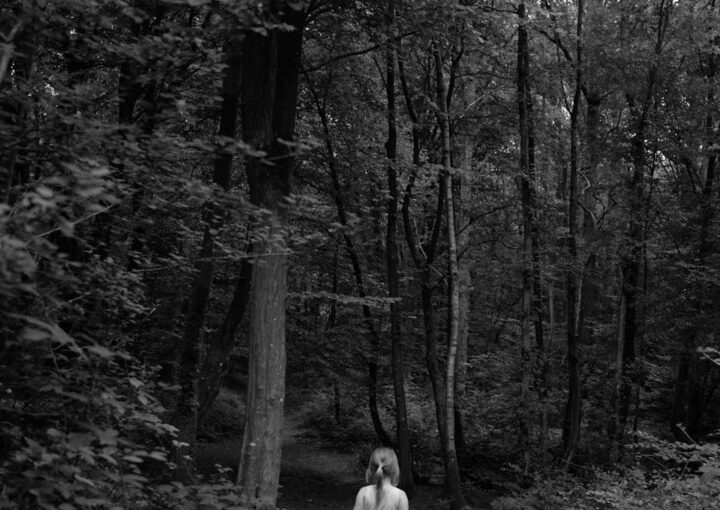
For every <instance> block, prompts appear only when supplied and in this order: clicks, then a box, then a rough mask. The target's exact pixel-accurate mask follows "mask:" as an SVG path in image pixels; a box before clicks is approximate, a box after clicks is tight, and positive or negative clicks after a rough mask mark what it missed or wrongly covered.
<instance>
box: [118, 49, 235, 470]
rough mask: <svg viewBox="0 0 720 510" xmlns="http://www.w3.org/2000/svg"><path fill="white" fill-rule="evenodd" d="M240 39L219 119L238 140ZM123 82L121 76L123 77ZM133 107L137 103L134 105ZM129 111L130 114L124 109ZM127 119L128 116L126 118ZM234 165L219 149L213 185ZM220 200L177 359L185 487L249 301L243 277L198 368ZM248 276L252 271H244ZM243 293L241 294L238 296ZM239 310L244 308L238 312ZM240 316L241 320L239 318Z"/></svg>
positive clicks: (226, 185) (208, 207)
mask: <svg viewBox="0 0 720 510" xmlns="http://www.w3.org/2000/svg"><path fill="white" fill-rule="evenodd" d="M240 43H241V40H239V39H237V37H236V36H231V37H230V40H229V41H228V44H227V46H226V54H227V58H228V66H227V67H226V68H225V80H224V85H223V104H222V110H221V117H220V128H219V135H220V136H224V137H234V136H235V127H236V119H237V107H238V97H239V93H240V71H241V69H240V64H241V61H240V59H239V57H238V53H239V51H238V46H239V45H240ZM121 81H122V75H121ZM127 102H128V100H127V98H126V100H125V101H121V108H120V116H121V122H130V121H131V118H132V103H131V104H125V106H124V107H123V104H124V103H127ZM133 103H134V101H133ZM126 110H127V111H126ZM123 115H125V116H127V118H123ZM231 166H232V153H226V152H225V151H218V154H217V156H216V158H215V170H214V172H213V182H214V183H215V184H217V185H218V186H220V187H221V188H222V189H223V190H224V191H225V192H226V193H227V192H228V191H229V189H230V173H231ZM221 201H222V197H220V196H215V197H213V198H211V199H210V201H209V202H208V203H207V204H205V205H204V212H203V216H204V218H203V219H204V222H205V229H204V232H203V240H202V245H201V248H200V252H199V253H198V261H197V262H196V264H195V271H196V274H195V278H194V280H193V283H192V289H191V291H190V297H189V301H188V305H187V314H186V319H185V329H184V331H183V338H182V342H181V344H180V356H179V367H178V374H179V380H178V382H179V385H180V391H179V393H178V400H177V402H176V404H175V412H174V414H173V417H172V420H171V421H172V423H173V424H174V425H175V426H176V427H177V428H178V437H177V439H178V441H179V442H181V443H185V444H187V446H183V447H178V448H173V449H172V460H173V462H174V463H175V464H176V465H177V469H176V471H175V477H176V478H177V479H178V480H179V481H182V482H184V483H191V482H194V481H195V474H194V470H195V469H194V458H195V439H196V434H197V426H198V423H199V421H200V420H201V418H202V417H203V416H204V415H205V414H206V413H207V412H208V410H209V408H210V406H211V405H212V401H213V399H214V398H215V395H216V394H217V391H218V389H219V384H220V377H221V368H222V363H224V361H225V360H226V359H227V356H228V354H229V352H230V348H231V347H232V342H233V339H234V335H235V327H237V324H238V323H239V317H242V312H243V311H244V304H245V303H247V296H246V295H242V293H243V292H245V293H246V292H247V283H246V282H247V281H248V278H249V275H246V278H242V275H241V280H240V283H239V284H238V289H236V296H235V297H234V298H233V305H234V306H235V309H232V306H231V310H232V312H234V313H233V314H232V315H231V317H229V320H228V319H226V321H225V323H224V324H223V328H222V330H221V334H220V336H219V337H218V339H217V340H216V341H214V342H210V343H209V345H208V349H207V350H206V351H207V352H206V356H205V358H204V360H203V362H202V363H203V366H202V370H200V342H201V340H202V333H201V332H202V329H203V324H204V322H205V314H206V311H207V305H208V300H209V298H210V290H211V287H212V279H213V275H214V272H215V264H214V262H213V254H214V246H215V236H214V231H215V230H216V228H217V227H218V226H219V225H220V223H221V221H222V220H221V216H222V209H223V206H222V205H221V203H220V202H221ZM246 272H249V267H248V268H247V269H246ZM237 291H240V293H241V295H239V296H238V295H237V294H238V292H237ZM238 308H240V310H239V309H238ZM238 316H239V317H238Z"/></svg>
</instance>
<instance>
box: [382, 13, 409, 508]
mask: <svg viewBox="0 0 720 510" xmlns="http://www.w3.org/2000/svg"><path fill="white" fill-rule="evenodd" d="M387 7H388V18H389V20H388V21H389V22H388V26H389V28H390V29H391V30H394V16H395V12H394V9H395V6H394V2H393V0H389V1H388V4H387ZM395 53H396V49H395V42H394V41H392V40H391V41H389V42H388V44H387V48H386V69H385V80H386V81H385V85H386V92H387V122H388V138H387V141H386V142H385V154H386V156H387V160H388V161H387V182H388V192H389V197H388V199H387V230H386V237H385V255H386V262H387V275H388V295H389V297H390V299H391V300H392V301H391V302H390V341H391V344H392V372H393V390H394V393H395V423H396V429H397V430H396V432H397V444H398V460H399V462H400V485H399V486H400V487H401V488H402V489H403V490H405V492H406V493H408V496H409V497H412V495H413V493H414V492H415V482H414V481H413V473H412V457H411V452H410V431H409V425H408V418H407V408H406V403H405V375H404V366H403V365H404V364H403V354H402V337H401V334H400V303H399V299H400V275H399V261H398V250H397V228H398V225H397V224H398V221H397V220H398V202H399V191H398V182H397V168H396V164H397V163H396V159H397V127H396V123H397V120H396V116H397V112H396V105H395V59H396V55H395Z"/></svg>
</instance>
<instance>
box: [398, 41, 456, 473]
mask: <svg viewBox="0 0 720 510" xmlns="http://www.w3.org/2000/svg"><path fill="white" fill-rule="evenodd" d="M398 69H399V71H400V81H401V84H402V89H403V94H404V96H405V103H406V105H407V109H408V115H409V116H410V120H411V121H412V123H413V128H412V142H413V165H414V169H413V173H412V174H411V176H410V179H409V182H408V183H407V185H406V188H405V193H404V197H403V205H402V216H403V225H404V231H405V239H406V241H407V244H408V248H409V251H410V255H411V258H412V260H413V262H414V264H415V267H416V269H417V272H418V273H419V275H420V277H419V280H420V292H421V302H422V311H423V327H424V333H425V335H424V336H425V366H426V369H427V371H428V377H429V379H430V386H431V387H432V392H433V399H434V401H435V415H436V419H437V426H438V436H439V440H440V450H441V451H442V452H443V461H444V466H445V472H446V481H447V480H450V475H449V474H448V473H451V469H452V468H450V467H449V466H450V464H449V462H448V457H447V454H446V453H447V452H446V448H445V445H446V444H447V440H448V439H447V436H448V434H447V430H448V429H447V420H446V418H445V417H446V406H445V384H444V377H443V375H442V372H441V370H440V362H439V360H438V352H437V351H438V350H437V342H436V338H435V333H436V331H435V306H434V303H433V289H434V287H435V285H434V283H433V264H434V263H435V257H436V256H437V251H438V250H437V247H438V241H439V237H440V227H441V224H442V218H443V213H444V204H445V194H446V193H445V187H446V186H447V179H445V178H444V177H443V176H442V175H440V176H439V182H438V184H439V185H438V198H437V204H436V208H435V215H434V217H433V223H432V228H431V235H430V239H429V240H428V242H427V244H425V245H421V243H420V241H419V240H418V236H417V234H416V232H415V228H414V227H413V224H412V222H411V220H410V203H411V200H412V191H413V187H414V184H415V176H416V174H417V171H418V169H419V168H420V167H421V161H420V150H421V145H420V128H419V119H418V116H417V113H416V111H415V108H414V106H413V103H412V98H411V97H410V89H409V87H408V84H407V80H406V76H405V72H404V66H403V60H402V55H400V58H398ZM446 485H447V486H449V484H447V483H446Z"/></svg>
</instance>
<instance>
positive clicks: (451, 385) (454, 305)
mask: <svg viewBox="0 0 720 510" xmlns="http://www.w3.org/2000/svg"><path fill="white" fill-rule="evenodd" d="M433 54H434V59H435V79H436V87H437V99H436V102H437V107H438V110H439V111H438V120H439V122H440V133H441V137H442V164H443V178H444V179H445V181H446V183H445V207H446V216H447V241H448V317H449V324H448V354H447V367H446V371H445V420H446V423H447V425H446V427H445V428H446V435H447V439H446V442H445V444H444V445H443V447H444V451H445V459H446V460H445V465H446V476H447V485H448V492H449V494H448V496H449V498H450V509H451V510H460V509H462V508H465V507H466V503H465V497H464V495H463V493H462V483H461V480H460V468H459V465H458V461H457V452H456V449H455V375H456V361H457V352H458V338H459V336H460V288H459V277H458V253H457V238H456V232H455V211H454V203H455V200H454V198H453V183H452V177H453V176H452V167H451V163H450V150H451V145H450V119H449V115H448V110H447V101H446V99H445V77H444V73H443V59H442V56H441V55H440V47H439V44H438V43H437V42H435V43H433Z"/></svg>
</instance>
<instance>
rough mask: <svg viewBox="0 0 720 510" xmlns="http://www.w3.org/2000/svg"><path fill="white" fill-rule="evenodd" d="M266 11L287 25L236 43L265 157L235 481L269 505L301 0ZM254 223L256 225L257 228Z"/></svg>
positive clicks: (247, 108)
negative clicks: (243, 414)
mask: <svg viewBox="0 0 720 510" xmlns="http://www.w3.org/2000/svg"><path fill="white" fill-rule="evenodd" d="M268 9H269V11H268V14H269V15H270V16H271V18H273V19H274V20H277V21H279V22H280V23H284V24H287V25H289V26H290V27H292V30H285V29H279V28H273V29H271V30H268V32H267V35H261V34H260V33H257V32H255V31H252V30H250V31H248V32H247V33H246V35H245V41H244V51H243V83H242V132H243V139H244V141H245V142H248V143H250V144H251V145H252V146H253V147H255V148H257V149H262V150H264V151H265V152H266V153H267V155H268V157H270V158H272V160H273V161H272V163H270V162H269V161H268V159H267V158H250V159H248V161H247V163H246V173H247V177H248V184H249V187H250V200H251V202H252V204H253V205H255V206H257V207H258V208H261V210H262V214H261V215H259V217H258V220H257V221H256V224H257V227H258V232H257V233H258V234H259V239H258V240H257V241H256V242H255V243H254V246H253V253H252V255H253V278H252V284H251V290H250V308H249V312H250V319H249V369H248V372H249V375H248V395H247V405H246V413H247V414H246V419H245V430H244V434H243V444H242V451H241V455H240V465H239V468H238V476H237V483H238V484H239V485H240V486H241V487H242V489H243V498H244V500H245V501H244V502H245V503H246V504H254V505H255V506H256V507H257V508H261V509H272V508H274V507H275V503H276V500H277V491H278V479H279V475H280V446H281V441H282V428H283V407H284V401H285V365H286V357H285V301H286V296H287V270H288V255H287V246H286V239H287V208H288V207H289V195H290V192H291V177H292V173H293V168H294V155H293V154H292V151H291V149H290V148H289V147H288V146H287V145H286V144H283V143H282V142H281V140H284V141H288V140H293V138H294V133H295V112H296V107H297V90H298V74H299V70H300V52H301V48H302V24H303V21H304V6H303V5H301V6H300V8H299V9H298V7H297V6H296V5H295V4H292V5H291V3H290V2H270V5H269V6H268ZM260 229H262V231H260Z"/></svg>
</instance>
